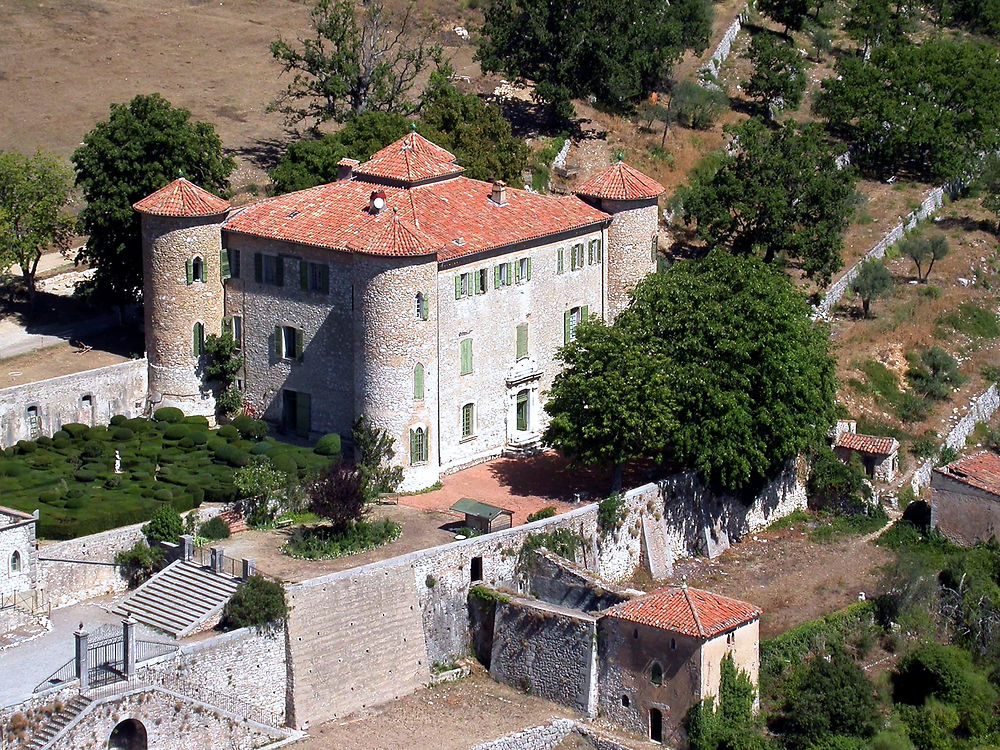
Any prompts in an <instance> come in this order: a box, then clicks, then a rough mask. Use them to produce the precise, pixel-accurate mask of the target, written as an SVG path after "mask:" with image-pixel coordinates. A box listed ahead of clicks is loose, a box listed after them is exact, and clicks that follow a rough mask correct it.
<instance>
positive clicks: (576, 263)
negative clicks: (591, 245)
mask: <svg viewBox="0 0 1000 750" xmlns="http://www.w3.org/2000/svg"><path fill="white" fill-rule="evenodd" d="M571 254H572V258H571V263H572V266H571V268H572V270H574V271H575V270H577V269H578V268H583V243H582V242H581V243H580V244H578V245H573V248H572V250H571Z"/></svg>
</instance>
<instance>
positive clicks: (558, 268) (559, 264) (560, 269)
mask: <svg viewBox="0 0 1000 750" xmlns="http://www.w3.org/2000/svg"><path fill="white" fill-rule="evenodd" d="M558 253H559V255H558V258H559V260H558V261H557V263H556V273H562V272H563V271H565V270H566V269H565V267H564V266H563V249H562V248H559V250H558Z"/></svg>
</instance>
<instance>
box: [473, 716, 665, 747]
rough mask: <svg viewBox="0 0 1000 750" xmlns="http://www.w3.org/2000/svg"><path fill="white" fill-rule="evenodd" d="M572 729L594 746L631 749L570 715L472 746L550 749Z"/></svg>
mask: <svg viewBox="0 0 1000 750" xmlns="http://www.w3.org/2000/svg"><path fill="white" fill-rule="evenodd" d="M574 733H576V734H578V735H580V736H581V737H583V738H585V739H586V740H587V741H588V742H589V743H590V744H592V745H593V746H594V747H595V748H596V749H597V750H634V747H633V746H630V745H624V744H622V743H621V742H619V741H618V740H617V739H615V738H612V737H610V736H608V735H606V734H605V733H604V732H601V731H598V730H597V729H595V728H593V727H592V726H590V725H589V724H585V723H583V722H581V721H575V720H573V719H554V720H553V721H552V722H551V723H549V724H542V725H541V726H537V727H531V728H530V729H525V730H523V731H520V732H514V733H513V734H508V735H505V736H503V737H498V738H497V739H495V740H490V741H489V742H483V743H480V744H478V745H476V746H475V747H474V748H472V749H471V750H552V748H554V747H556V746H557V745H559V743H560V742H562V741H563V740H565V739H566V738H567V737H569V736H570V735H571V734H574ZM647 744H648V743H647Z"/></svg>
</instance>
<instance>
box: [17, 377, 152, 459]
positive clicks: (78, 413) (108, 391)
mask: <svg viewBox="0 0 1000 750" xmlns="http://www.w3.org/2000/svg"><path fill="white" fill-rule="evenodd" d="M86 395H89V396H90V398H91V404H90V406H87V405H86V404H85V403H84V402H83V400H82V399H83V396H86ZM32 406H34V407H37V408H38V418H39V428H40V429H39V433H38V434H41V435H47V436H51V435H52V433H53V432H55V431H56V430H58V429H59V428H60V427H61V426H62V425H64V424H68V423H70V422H82V423H83V424H89V425H94V424H107V423H108V422H109V421H110V419H111V417H113V416H114V415H116V414H124V415H125V416H126V417H137V416H140V415H141V414H142V413H143V411H144V410H145V408H146V360H144V359H134V360H131V361H129V362H122V363H121V364H117V365H109V366H108V367H100V368H98V369H96V370H86V371H84V372H78V373H75V374H73V375H62V376H60V377H57V378H49V379H48V380H40V381H38V382H36V383H25V384H24V385H14V386H11V387H9V388H3V389H0V447H6V446H8V445H13V444H14V443H16V442H17V441H18V440H31V439H32V438H34V437H38V435H37V434H32V430H31V426H30V425H29V422H28V408H29V407H32Z"/></svg>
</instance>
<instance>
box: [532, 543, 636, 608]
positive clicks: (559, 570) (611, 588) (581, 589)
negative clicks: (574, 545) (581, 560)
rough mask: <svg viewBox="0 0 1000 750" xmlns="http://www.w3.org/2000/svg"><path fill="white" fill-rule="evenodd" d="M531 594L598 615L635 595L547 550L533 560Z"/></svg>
mask: <svg viewBox="0 0 1000 750" xmlns="http://www.w3.org/2000/svg"><path fill="white" fill-rule="evenodd" d="M528 593H530V594H531V595H532V596H533V597H535V598H536V599H540V600H541V601H543V602H548V603H549V604H558V605H560V606H563V607H570V608H571V609H578V610H580V611H581V612H596V611H600V610H605V609H607V608H608V607H613V606H614V605H616V604H620V603H621V602H623V601H625V600H626V599H629V598H631V596H632V595H633V594H639V593H641V592H637V591H636V592H630V591H629V590H628V589H622V588H619V587H618V586H615V585H613V584H610V583H607V582H605V581H600V580H598V579H597V578H596V577H595V576H593V575H592V574H591V573H590V572H588V571H586V570H584V569H583V568H581V567H579V566H577V565H574V564H573V563H571V562H569V561H568V560H565V559H564V558H562V557H559V555H556V554H553V553H552V552H548V551H547V550H544V549H543V550H537V551H536V552H535V554H534V555H532V558H531V567H530V569H529V573H528Z"/></svg>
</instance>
